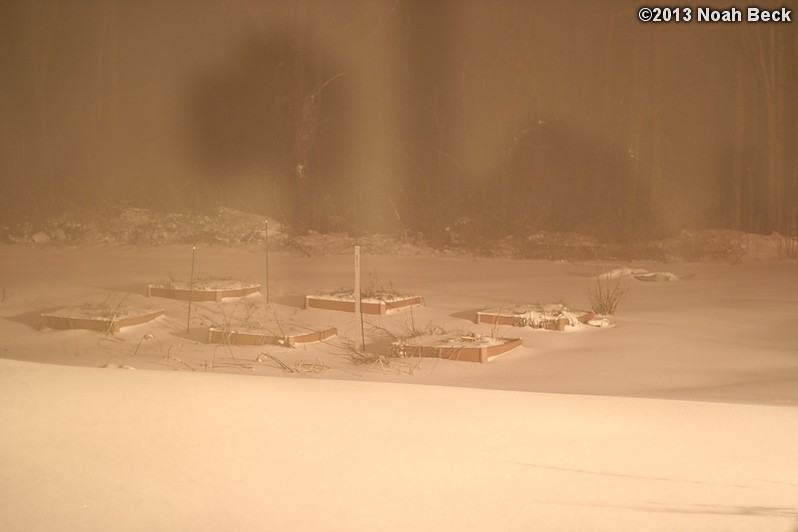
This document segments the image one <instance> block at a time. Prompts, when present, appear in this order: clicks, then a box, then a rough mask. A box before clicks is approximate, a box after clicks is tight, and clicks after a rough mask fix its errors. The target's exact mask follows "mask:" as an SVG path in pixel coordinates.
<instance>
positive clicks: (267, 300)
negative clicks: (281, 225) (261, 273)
mask: <svg viewBox="0 0 798 532" xmlns="http://www.w3.org/2000/svg"><path fill="white" fill-rule="evenodd" d="M266 304H267V305H268V304H269V220H266Z"/></svg>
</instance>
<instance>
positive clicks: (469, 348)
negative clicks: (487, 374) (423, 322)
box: [391, 333, 521, 364]
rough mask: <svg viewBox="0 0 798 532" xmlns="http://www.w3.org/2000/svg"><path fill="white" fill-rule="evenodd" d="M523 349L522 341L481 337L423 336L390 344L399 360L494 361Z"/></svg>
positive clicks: (475, 335) (466, 335)
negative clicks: (400, 358) (424, 358)
mask: <svg viewBox="0 0 798 532" xmlns="http://www.w3.org/2000/svg"><path fill="white" fill-rule="evenodd" d="M517 347H521V339H520V338H494V337H489V336H483V335H480V334H471V333H469V334H465V335H459V334H455V335H423V336H416V337H414V338H410V339H406V340H397V341H395V342H393V344H392V345H391V349H392V352H393V353H392V354H393V355H394V356H396V357H431V358H446V359H449V360H460V361H465V362H481V363H483V364H484V363H487V362H491V361H492V360H493V359H495V358H496V357H499V356H501V355H504V354H507V353H509V352H510V351H512V350H513V349H515V348H517Z"/></svg>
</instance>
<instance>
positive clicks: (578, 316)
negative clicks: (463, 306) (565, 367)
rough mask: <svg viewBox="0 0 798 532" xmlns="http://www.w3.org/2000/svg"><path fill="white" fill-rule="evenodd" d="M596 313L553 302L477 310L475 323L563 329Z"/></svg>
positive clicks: (589, 319)
mask: <svg viewBox="0 0 798 532" xmlns="http://www.w3.org/2000/svg"><path fill="white" fill-rule="evenodd" d="M595 317H596V315H595V314H594V313H592V312H586V311H582V310H571V309H569V308H567V307H566V306H565V305H562V304H559V303H555V304H549V305H542V306H516V307H511V308H510V309H508V310H495V309H494V310H486V311H482V312H477V319H476V322H477V323H486V324H489V325H509V326H511V327H530V328H533V329H544V330H547V331H560V332H562V331H565V330H566V327H578V326H579V325H580V324H587V323H589V322H590V321H591V320H593V319H594V318H595Z"/></svg>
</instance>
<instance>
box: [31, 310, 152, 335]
mask: <svg viewBox="0 0 798 532" xmlns="http://www.w3.org/2000/svg"><path fill="white" fill-rule="evenodd" d="M163 313H164V310H163V309H155V310H153V309H137V308H131V307H126V306H119V307H95V306H90V305H83V306H79V307H69V308H63V309H59V310H56V311H54V312H48V313H43V314H42V328H43V329H44V328H49V329H60V330H65V329H88V330H91V331H100V332H107V333H116V332H119V329H121V328H122V327H129V326H131V325H140V324H142V323H147V322H148V321H151V320H154V319H155V318H157V317H158V316H161V315H163Z"/></svg>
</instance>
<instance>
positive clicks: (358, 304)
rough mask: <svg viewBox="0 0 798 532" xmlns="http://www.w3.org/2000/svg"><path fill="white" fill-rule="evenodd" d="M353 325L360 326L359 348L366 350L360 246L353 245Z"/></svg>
mask: <svg viewBox="0 0 798 532" xmlns="http://www.w3.org/2000/svg"><path fill="white" fill-rule="evenodd" d="M354 292H355V293H354V296H355V326H356V327H359V328H360V339H361V344H360V349H361V351H363V352H365V351H366V333H365V331H364V328H363V307H362V299H363V298H362V296H361V293H360V246H355V290H354Z"/></svg>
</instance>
